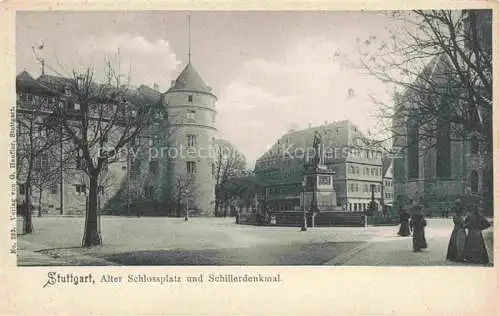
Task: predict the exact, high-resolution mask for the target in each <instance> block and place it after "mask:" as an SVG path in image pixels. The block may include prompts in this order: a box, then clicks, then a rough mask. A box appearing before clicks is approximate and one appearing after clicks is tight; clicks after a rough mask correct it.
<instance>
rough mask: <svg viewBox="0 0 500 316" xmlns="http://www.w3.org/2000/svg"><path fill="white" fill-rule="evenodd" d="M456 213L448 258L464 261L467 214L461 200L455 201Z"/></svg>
mask: <svg viewBox="0 0 500 316" xmlns="http://www.w3.org/2000/svg"><path fill="white" fill-rule="evenodd" d="M454 209H455V215H454V216H453V223H454V224H455V226H454V227H453V231H452V233H451V237H450V242H449V243H448V252H447V253H446V259H447V260H451V261H455V262H461V261H464V250H465V239H466V233H465V216H464V212H463V208H462V206H461V203H460V200H457V201H455V207H454Z"/></svg>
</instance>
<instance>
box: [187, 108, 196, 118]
mask: <svg viewBox="0 0 500 316" xmlns="http://www.w3.org/2000/svg"><path fill="white" fill-rule="evenodd" d="M186 118H187V119H188V120H195V119H196V111H195V110H188V111H187V112H186Z"/></svg>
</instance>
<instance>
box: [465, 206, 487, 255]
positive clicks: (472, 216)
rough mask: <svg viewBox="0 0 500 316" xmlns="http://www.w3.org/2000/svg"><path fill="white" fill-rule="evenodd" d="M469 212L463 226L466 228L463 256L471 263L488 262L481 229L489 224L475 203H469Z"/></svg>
mask: <svg viewBox="0 0 500 316" xmlns="http://www.w3.org/2000/svg"><path fill="white" fill-rule="evenodd" d="M468 209H469V214H468V215H467V217H466V218H465V227H466V228H467V230H468V234H467V238H466V239H465V250H464V258H465V261H467V262H471V263H483V264H485V263H488V262H489V258H488V251H487V250H486V245H485V243H484V239H483V234H482V233H481V231H482V230H483V229H486V228H488V227H490V226H491V224H490V223H489V222H488V220H487V219H486V217H485V216H483V215H482V214H480V213H479V209H478V207H477V205H475V204H472V205H469V207H468Z"/></svg>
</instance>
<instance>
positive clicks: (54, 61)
mask: <svg viewBox="0 0 500 316" xmlns="http://www.w3.org/2000/svg"><path fill="white" fill-rule="evenodd" d="M188 15H190V16H191V17H190V20H191V53H192V55H191V61H192V64H193V66H194V67H195V68H196V69H197V71H198V72H199V74H200V75H201V77H202V78H203V79H204V81H205V82H206V83H207V84H208V85H209V86H211V87H212V88H213V91H214V92H215V94H216V95H217V97H218V101H217V105H216V107H217V111H218V114H217V122H216V127H217V129H218V137H219V138H223V139H226V140H228V141H229V142H231V143H232V144H233V145H234V146H235V147H236V148H237V149H238V150H239V151H240V152H242V153H243V154H244V155H245V157H246V159H247V161H248V164H249V167H250V168H252V167H253V164H254V163H255V160H256V159H258V158H259V157H260V156H261V155H262V154H264V152H265V151H266V150H267V148H269V147H270V146H272V144H273V143H274V142H275V141H276V140H277V139H278V138H280V137H281V136H282V135H283V134H284V133H286V132H287V131H288V130H290V129H291V128H295V129H304V128H307V127H308V126H310V125H311V126H316V125H321V124H324V123H325V122H333V121H341V120H345V119H348V120H350V121H351V122H353V123H354V124H356V125H358V126H359V128H360V130H362V131H365V132H367V131H368V130H371V129H375V128H376V125H377V120H376V118H375V113H376V105H374V104H373V103H372V102H371V101H370V99H369V97H368V95H370V94H375V95H377V96H379V97H381V98H384V99H387V98H389V95H390V93H389V89H388V87H387V86H384V85H383V84H382V83H380V82H379V81H377V80H376V79H375V78H370V77H368V76H367V75H365V74H362V73H360V72H359V71H358V70H356V69H354V68H353V67H352V66H351V65H350V64H349V63H346V62H345V56H348V58H350V59H353V58H354V59H355V58H356V52H355V47H356V43H357V41H356V39H357V38H361V39H364V38H367V37H368V36H378V37H384V36H388V35H387V34H388V33H387V32H388V31H387V28H391V27H394V25H393V24H391V20H390V19H389V18H388V16H387V15H384V14H381V13H378V12H355V11H353V12H341V11H336V12H335V11H316V12H305V11H302V12H264V11H261V12H227V11H226V12H183V11H175V12H173V11H170V12H169V11H162V12H160V11H157V12H154V11H152V12H147V11H144V12H133V11H129V12H125V11H122V12H109V11H107V12H77V11H73V12H64V11H59V12H49V11H45V12H22V11H20V12H18V13H17V16H16V56H17V57H16V58H17V64H16V68H17V72H18V73H19V72H21V71H23V70H27V71H28V72H29V73H30V74H31V75H32V76H34V77H38V76H39V75H40V72H41V67H40V64H39V63H38V62H37V60H36V58H35V53H36V55H37V56H39V57H43V58H44V59H45V60H46V65H47V66H46V68H45V69H46V73H48V74H56V73H64V72H65V71H68V70H71V69H74V68H77V69H78V67H81V66H82V65H83V66H86V65H89V64H92V65H94V67H95V69H96V70H98V69H102V68H103V67H102V65H103V64H104V60H105V58H111V60H113V61H116V60H118V59H119V60H120V70H121V71H122V72H123V73H126V74H130V78H131V83H132V84H134V85H140V84H146V85H149V86H151V87H152V86H153V85H154V84H158V86H159V88H160V90H161V92H164V91H166V90H167V88H168V86H169V85H170V82H171V80H174V79H175V78H176V77H177V76H178V74H179V73H180V71H181V70H182V69H183V67H184V66H185V64H186V62H187V61H188V42H189V40H188V38H189V36H188V23H187V21H188V18H187V17H188ZM41 44H43V49H42V50H38V49H36V50H35V51H34V50H33V47H34V46H35V47H37V46H39V45H41ZM118 52H119V53H118ZM336 52H338V53H337V54H336ZM351 89H352V90H351ZM350 90H351V91H350Z"/></svg>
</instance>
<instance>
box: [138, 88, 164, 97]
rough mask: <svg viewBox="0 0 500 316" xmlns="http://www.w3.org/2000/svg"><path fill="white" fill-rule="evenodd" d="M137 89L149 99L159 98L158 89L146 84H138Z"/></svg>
mask: <svg viewBox="0 0 500 316" xmlns="http://www.w3.org/2000/svg"><path fill="white" fill-rule="evenodd" d="M137 91H138V92H139V93H141V94H143V95H144V96H146V97H148V98H150V99H159V98H160V97H161V93H160V91H157V90H155V89H153V88H150V87H148V86H146V85H140V86H139V88H137Z"/></svg>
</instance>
